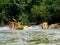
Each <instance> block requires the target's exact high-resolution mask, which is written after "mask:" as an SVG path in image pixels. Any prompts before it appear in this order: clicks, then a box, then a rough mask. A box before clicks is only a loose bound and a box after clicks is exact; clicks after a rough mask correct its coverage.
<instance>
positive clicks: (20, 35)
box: [0, 29, 60, 45]
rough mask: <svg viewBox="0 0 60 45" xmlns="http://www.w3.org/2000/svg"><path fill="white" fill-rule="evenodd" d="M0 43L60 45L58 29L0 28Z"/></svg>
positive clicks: (0, 44) (8, 44) (2, 44)
mask: <svg viewBox="0 0 60 45" xmlns="http://www.w3.org/2000/svg"><path fill="white" fill-rule="evenodd" d="M0 45H60V30H59V29H48V30H46V29H45V30H44V29H36V30H0Z"/></svg>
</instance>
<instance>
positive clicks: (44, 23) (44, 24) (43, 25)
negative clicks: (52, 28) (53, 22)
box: [40, 22, 48, 29]
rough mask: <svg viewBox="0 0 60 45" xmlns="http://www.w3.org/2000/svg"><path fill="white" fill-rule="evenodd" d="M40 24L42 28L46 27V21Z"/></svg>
mask: <svg viewBox="0 0 60 45" xmlns="http://www.w3.org/2000/svg"><path fill="white" fill-rule="evenodd" d="M40 26H41V27H42V29H48V23H47V22H43V23H42V24H40Z"/></svg>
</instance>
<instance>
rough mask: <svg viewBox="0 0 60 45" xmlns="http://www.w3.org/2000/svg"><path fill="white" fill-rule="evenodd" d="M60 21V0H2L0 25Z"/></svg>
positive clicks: (0, 3)
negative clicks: (13, 22) (14, 22)
mask: <svg viewBox="0 0 60 45" xmlns="http://www.w3.org/2000/svg"><path fill="white" fill-rule="evenodd" d="M13 18H14V19H16V20H17V22H18V21H20V22H22V23H23V24H30V23H36V24H40V23H42V22H44V21H47V22H48V23H49V24H51V23H59V22H60V0H0V25H5V24H9V23H10V22H12V21H14V20H13Z"/></svg>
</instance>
